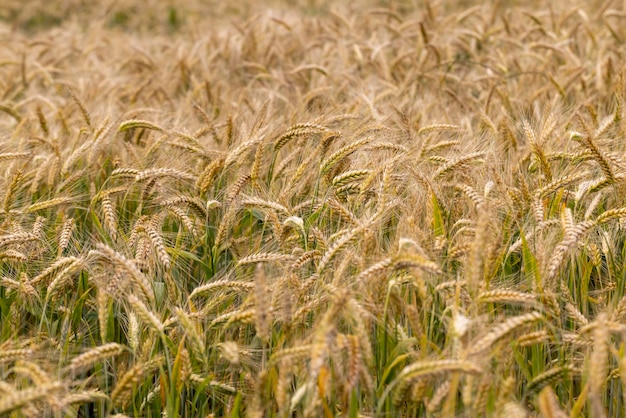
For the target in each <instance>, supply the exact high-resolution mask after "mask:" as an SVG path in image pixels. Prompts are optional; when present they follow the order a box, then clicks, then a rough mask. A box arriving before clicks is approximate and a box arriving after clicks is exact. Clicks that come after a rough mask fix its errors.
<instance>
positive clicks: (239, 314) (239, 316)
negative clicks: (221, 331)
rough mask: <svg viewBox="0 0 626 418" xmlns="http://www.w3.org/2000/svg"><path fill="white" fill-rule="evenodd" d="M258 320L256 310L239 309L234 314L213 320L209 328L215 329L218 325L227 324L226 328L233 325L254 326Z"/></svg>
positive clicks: (229, 313)
mask: <svg viewBox="0 0 626 418" xmlns="http://www.w3.org/2000/svg"><path fill="white" fill-rule="evenodd" d="M255 318H256V312H255V310H254V309H244V310H242V309H237V310H235V311H232V312H227V313H225V314H223V315H220V316H218V317H216V318H215V319H213V321H211V323H210V324H209V328H213V327H214V326H216V325H217V324H220V323H222V322H225V323H226V325H225V327H228V326H230V325H233V324H244V325H245V324H253V323H254V320H255Z"/></svg>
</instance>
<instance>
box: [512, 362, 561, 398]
mask: <svg viewBox="0 0 626 418" xmlns="http://www.w3.org/2000/svg"><path fill="white" fill-rule="evenodd" d="M571 371H572V367H570V366H556V367H553V368H551V369H549V370H546V371H545V372H543V373H540V374H539V375H537V376H535V377H534V378H533V379H532V380H531V381H530V382H528V385H526V389H525V391H524V399H527V398H528V397H529V396H531V395H534V394H535V393H538V392H540V391H541V390H542V389H543V388H544V387H546V386H548V387H550V386H553V385H555V384H556V383H558V381H559V380H560V379H561V378H563V377H564V376H565V375H567V374H568V373H570V372H571Z"/></svg>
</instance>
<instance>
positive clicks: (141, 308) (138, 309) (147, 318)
mask: <svg viewBox="0 0 626 418" xmlns="http://www.w3.org/2000/svg"><path fill="white" fill-rule="evenodd" d="M127 299H128V303H130V306H131V307H132V308H133V310H134V311H135V313H136V314H137V316H138V317H139V319H141V320H142V321H143V322H144V323H145V324H146V325H148V326H150V327H151V328H153V329H154V330H155V331H157V332H158V333H159V334H163V331H164V330H165V326H164V325H163V323H162V322H161V320H160V319H159V318H157V316H156V315H155V314H154V313H153V312H152V311H151V310H150V309H149V308H148V307H147V306H146V305H145V304H144V303H143V302H142V301H141V300H140V299H139V298H138V297H137V296H135V295H128V296H127Z"/></svg>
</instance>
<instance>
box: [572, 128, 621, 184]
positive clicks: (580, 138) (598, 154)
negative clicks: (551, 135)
mask: <svg viewBox="0 0 626 418" xmlns="http://www.w3.org/2000/svg"><path fill="white" fill-rule="evenodd" d="M570 139H571V140H573V141H576V142H580V143H582V144H583V145H584V146H585V147H587V149H589V151H591V155H592V156H593V159H594V160H595V161H596V162H597V163H598V165H599V166H600V169H601V170H602V174H604V176H605V177H606V178H607V180H608V181H609V182H610V183H611V184H614V183H615V182H616V179H615V173H614V172H613V169H612V168H611V163H610V161H609V160H608V159H607V158H606V156H605V155H604V153H603V152H602V151H601V150H600V148H599V147H598V146H597V145H596V143H595V142H594V140H593V138H592V137H591V136H589V135H585V134H580V133H578V132H572V133H571V134H570Z"/></svg>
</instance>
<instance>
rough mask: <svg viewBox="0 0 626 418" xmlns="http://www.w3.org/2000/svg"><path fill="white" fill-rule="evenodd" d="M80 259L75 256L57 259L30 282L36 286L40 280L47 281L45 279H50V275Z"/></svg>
mask: <svg viewBox="0 0 626 418" xmlns="http://www.w3.org/2000/svg"><path fill="white" fill-rule="evenodd" d="M79 261H80V259H79V258H78V257H73V256H72V257H63V258H60V259H58V260H57V261H55V262H54V263H52V264H51V265H49V266H48V267H47V268H46V269H45V270H43V271H42V272H41V273H39V274H38V275H37V276H35V277H33V279H32V280H31V281H30V284H31V285H33V286H35V285H37V284H38V283H39V282H42V281H45V280H47V279H49V278H50V277H52V276H53V275H54V274H55V273H56V272H58V271H59V270H61V269H64V268H66V267H67V266H70V265H72V264H75V263H77V262H79Z"/></svg>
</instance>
